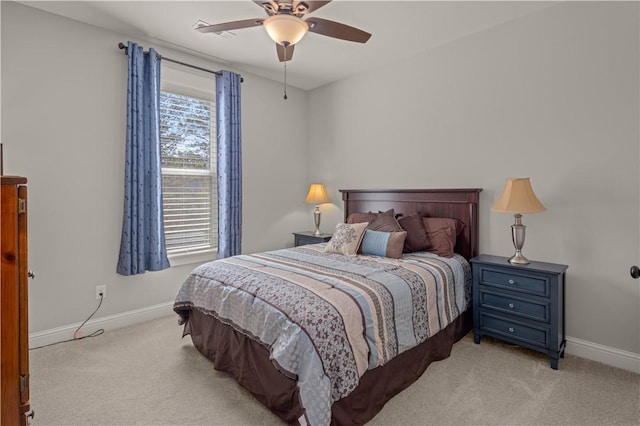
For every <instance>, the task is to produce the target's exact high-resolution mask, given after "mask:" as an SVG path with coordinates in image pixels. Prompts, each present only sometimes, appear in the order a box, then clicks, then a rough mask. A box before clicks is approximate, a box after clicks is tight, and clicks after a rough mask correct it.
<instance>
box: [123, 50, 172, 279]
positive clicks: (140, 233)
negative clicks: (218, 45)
mask: <svg viewBox="0 0 640 426" xmlns="http://www.w3.org/2000/svg"><path fill="white" fill-rule="evenodd" d="M127 57H128V64H129V65H128V70H129V76H128V85H127V140H126V159H125V182H124V214H123V220H122V237H121V240H120V256H119V259H118V267H117V272H118V273H119V274H121V275H134V274H143V273H144V272H145V271H147V270H149V271H159V270H162V269H166V268H168V267H169V266H170V265H169V259H168V258H167V250H166V246H165V239H164V225H163V214H162V173H161V165H160V56H159V55H158V54H157V52H156V51H155V50H154V49H149V52H148V53H145V52H144V49H143V48H142V46H139V45H137V44H136V43H132V42H129V43H128V47H127Z"/></svg>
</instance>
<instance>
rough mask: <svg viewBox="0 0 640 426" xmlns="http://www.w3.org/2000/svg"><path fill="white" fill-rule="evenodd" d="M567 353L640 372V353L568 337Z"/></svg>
mask: <svg viewBox="0 0 640 426" xmlns="http://www.w3.org/2000/svg"><path fill="white" fill-rule="evenodd" d="M566 351H567V353H569V354H571V355H575V356H579V357H580V358H586V359H590V360H592V361H597V362H601V363H603V364H607V365H611V366H613V367H618V368H622V369H623V370H629V371H632V372H634V373H637V374H640V354H637V353H634V352H627V351H623V350H620V349H616V348H612V347H610V346H604V345H599V344H597V343H593V342H588V341H586V340H580V339H576V338H575V337H567V347H566Z"/></svg>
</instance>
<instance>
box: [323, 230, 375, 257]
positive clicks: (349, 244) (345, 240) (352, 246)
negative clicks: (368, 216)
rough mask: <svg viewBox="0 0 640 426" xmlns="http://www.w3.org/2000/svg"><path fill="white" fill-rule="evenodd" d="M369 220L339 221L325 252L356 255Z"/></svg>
mask: <svg viewBox="0 0 640 426" xmlns="http://www.w3.org/2000/svg"><path fill="white" fill-rule="evenodd" d="M368 224H369V223H368V222H363V223H352V224H349V223H339V224H337V225H336V230H335V232H334V233H333V236H332V237H331V239H330V240H329V242H328V243H327V246H326V247H325V248H324V251H325V253H339V254H344V255H347V256H355V255H356V254H357V253H358V247H360V242H361V241H362V235H363V234H364V230H365V229H366V228H367V225H368Z"/></svg>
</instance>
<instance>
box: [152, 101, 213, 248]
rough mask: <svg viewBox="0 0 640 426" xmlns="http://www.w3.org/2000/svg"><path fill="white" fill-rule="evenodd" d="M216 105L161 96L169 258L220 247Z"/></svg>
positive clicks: (163, 185)
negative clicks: (173, 255)
mask: <svg viewBox="0 0 640 426" xmlns="http://www.w3.org/2000/svg"><path fill="white" fill-rule="evenodd" d="M215 135H216V129H215V102H213V101H211V100H206V99H200V98H198V97H193V96H190V95H185V94H181V93H173V92H170V91H165V90H163V91H161V93H160V146H161V162H162V202H163V209H164V234H165V241H166V245H167V253H168V254H169V255H172V254H186V253H192V252H200V251H205V250H213V249H216V248H217V245H218V192H217V178H216V154H215V152H216V150H215V141H216V136H215Z"/></svg>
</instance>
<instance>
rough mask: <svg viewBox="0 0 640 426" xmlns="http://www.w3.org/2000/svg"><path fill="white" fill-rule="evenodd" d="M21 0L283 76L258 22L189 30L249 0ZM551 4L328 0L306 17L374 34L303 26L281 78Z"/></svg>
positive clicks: (395, 51) (253, 10)
mask: <svg viewBox="0 0 640 426" xmlns="http://www.w3.org/2000/svg"><path fill="white" fill-rule="evenodd" d="M21 3H23V4H26V5H29V6H32V7H36V8H39V9H42V10H46V11H48V12H51V13H55V14H58V15H62V16H66V17H69V18H72V19H75V20H77V21H81V22H85V23H88V24H91V25H95V26H98V27H102V28H106V29H109V30H113V31H116V32H119V33H122V34H126V35H127V36H129V37H132V38H136V37H140V38H143V39H147V40H150V41H152V42H153V43H155V44H156V45H157V46H156V47H158V50H159V52H160V54H162V49H161V48H160V46H169V47H172V48H176V49H180V50H184V51H187V52H189V53H191V54H196V55H202V56H205V57H209V58H211V59H212V60H214V61H215V62H218V63H220V64H221V65H226V66H228V67H232V68H235V69H236V70H239V71H240V72H242V71H247V72H251V73H254V74H257V75H261V76H264V77H266V78H270V79H273V80H276V81H281V80H282V77H283V76H282V73H283V64H282V63H280V62H279V61H278V59H277V56H276V49H275V44H274V42H273V41H271V39H270V38H269V36H268V35H267V33H266V31H265V30H264V28H262V27H254V28H246V29H242V30H236V31H234V33H235V36H233V37H229V38H225V37H221V36H218V35H214V34H201V33H199V32H197V31H195V30H194V29H193V28H194V24H195V23H196V22H197V21H199V20H202V21H205V22H207V23H209V24H216V23H221V22H228V21H236V20H242V19H250V18H256V17H260V18H264V17H266V16H267V15H266V13H265V12H264V10H263V9H262V8H260V7H259V6H257V5H256V4H254V3H253V2H252V1H251V0H234V1H152V0H146V1H22V2H21ZM551 5H553V2H543V1H539V2H524V1H513V2H508V1H502V2H494V1H364V0H334V1H332V2H331V3H330V4H328V5H326V6H324V7H322V8H321V9H319V10H317V11H315V12H314V13H313V14H312V16H317V17H320V18H325V19H331V20H335V21H338V22H341V23H344V24H347V25H351V26H354V27H357V28H360V29H362V30H365V31H367V32H369V33H371V34H373V35H372V37H371V39H370V40H369V41H368V42H367V43H366V44H360V43H352V42H347V41H343V40H338V39H333V38H329V37H325V36H321V35H318V34H314V33H308V34H307V35H305V37H304V38H303V39H302V40H301V41H300V42H299V43H298V44H296V46H295V51H294V56H293V60H292V61H290V62H288V63H287V83H288V84H290V85H292V86H296V87H299V88H302V89H305V90H310V89H314V88H316V87H320V86H323V85H325V84H327V83H330V82H332V81H336V80H340V79H342V78H345V77H348V76H350V75H353V74H357V73H360V72H363V71H366V70H368V69H371V68H376V67H379V66H381V65H384V64H387V63H393V62H395V61H398V60H400V59H402V58H405V57H408V56H411V55H413V54H415V53H417V52H420V51H425V50H429V49H432V48H434V47H435V46H438V45H442V44H444V43H447V42H450V41H452V40H455V39H458V38H461V37H465V36H467V35H470V34H473V33H475V32H479V31H482V30H484V29H487V28H490V27H493V26H496V25H499V24H502V23H504V22H507V21H509V20H513V19H516V18H518V17H521V16H523V15H526V14H529V13H534V12H536V11H538V10H540V9H542V8H545V7H549V6H551ZM25 24H26V23H25ZM122 41H123V42H126V40H122ZM115 48H117V47H116V46H114V49H115Z"/></svg>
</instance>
